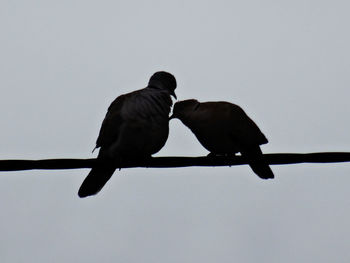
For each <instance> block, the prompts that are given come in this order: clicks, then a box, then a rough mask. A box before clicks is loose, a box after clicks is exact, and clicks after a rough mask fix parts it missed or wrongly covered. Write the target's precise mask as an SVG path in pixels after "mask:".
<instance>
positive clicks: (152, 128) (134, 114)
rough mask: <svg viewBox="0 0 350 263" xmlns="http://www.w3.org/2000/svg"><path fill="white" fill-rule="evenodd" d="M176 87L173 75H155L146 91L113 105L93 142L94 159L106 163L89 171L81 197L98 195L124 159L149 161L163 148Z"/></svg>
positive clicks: (121, 99) (80, 193)
mask: <svg viewBox="0 0 350 263" xmlns="http://www.w3.org/2000/svg"><path fill="white" fill-rule="evenodd" d="M175 88H176V79H175V77H174V76H173V75H171V74H170V73H167V72H164V71H161V72H156V73H155V74H154V75H153V76H152V77H151V78H150V80H149V82H148V86H147V87H146V88H144V89H140V90H136V91H134V92H131V93H127V94H124V95H121V96H119V97H117V98H116V99H115V100H114V101H113V102H112V104H111V105H110V106H109V108H108V112H107V114H106V117H105V119H104V120H103V123H102V127H101V130H100V134H99V136H98V138H97V141H96V148H99V147H101V148H100V151H99V154H98V157H97V158H98V159H100V160H103V161H106V163H107V164H106V165H105V166H103V167H100V168H99V167H97V168H93V169H92V170H91V171H90V173H89V174H88V176H87V177H86V178H85V180H84V182H83V184H82V185H81V186H80V189H79V192H78V195H79V196H80V197H86V196H90V195H94V194H97V193H98V192H99V191H100V190H101V189H102V187H103V186H104V185H105V184H106V183H107V181H108V180H109V178H110V177H111V176H112V174H113V173H114V171H115V169H116V168H117V167H118V164H119V163H121V162H122V160H123V159H133V160H134V159H145V158H149V157H151V155H152V154H154V153H156V152H158V151H159V150H160V149H161V148H162V147H163V146H164V144H165V142H166V140H167V139H168V134H169V113H170V108H171V106H172V104H173V103H172V100H171V97H170V96H173V97H174V98H175V99H176V95H175V92H174V90H175Z"/></svg>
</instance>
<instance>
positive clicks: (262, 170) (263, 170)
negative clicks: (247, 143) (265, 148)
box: [241, 146, 275, 179]
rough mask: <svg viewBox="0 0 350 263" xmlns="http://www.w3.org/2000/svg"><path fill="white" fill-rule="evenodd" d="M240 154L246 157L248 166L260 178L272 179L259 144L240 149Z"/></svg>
mask: <svg viewBox="0 0 350 263" xmlns="http://www.w3.org/2000/svg"><path fill="white" fill-rule="evenodd" d="M241 154H242V156H245V157H246V158H247V160H248V164H249V166H250V168H252V170H253V171H254V173H255V174H256V175H257V176H259V177H260V178H261V179H273V178H274V177H275V176H274V174H273V172H272V170H271V168H270V166H269V165H268V163H267V162H266V160H265V159H264V156H263V153H262V151H261V149H260V147H259V146H257V147H254V148H250V149H249V150H245V151H242V152H241Z"/></svg>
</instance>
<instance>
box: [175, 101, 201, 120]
mask: <svg viewBox="0 0 350 263" xmlns="http://www.w3.org/2000/svg"><path fill="white" fill-rule="evenodd" d="M199 104H200V103H199V102H198V100H195V99H190V100H183V101H178V102H176V103H175V104H174V107H173V114H172V115H171V116H170V119H175V118H178V119H180V120H181V119H182V118H183V117H184V116H186V115H187V114H188V113H191V112H192V111H195V110H196V109H197V108H198V106H199Z"/></svg>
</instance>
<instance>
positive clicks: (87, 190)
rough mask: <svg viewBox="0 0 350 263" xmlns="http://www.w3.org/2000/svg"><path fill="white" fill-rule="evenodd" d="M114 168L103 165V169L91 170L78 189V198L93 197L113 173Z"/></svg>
mask: <svg viewBox="0 0 350 263" xmlns="http://www.w3.org/2000/svg"><path fill="white" fill-rule="evenodd" d="M115 169H116V167H115V166H112V165H105V166H103V167H96V168H92V169H91V171H90V173H89V174H88V176H87V177H86V178H85V180H84V182H83V183H82V185H81V186H80V188H79V191H78V195H79V197H81V198H82V197H87V196H90V195H95V194H97V193H98V192H99V191H101V189H102V188H103V186H104V185H105V184H106V183H107V182H108V180H109V179H110V178H111V176H112V175H113V173H114V171H115Z"/></svg>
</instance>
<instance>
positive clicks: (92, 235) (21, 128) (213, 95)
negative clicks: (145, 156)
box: [0, 0, 350, 263]
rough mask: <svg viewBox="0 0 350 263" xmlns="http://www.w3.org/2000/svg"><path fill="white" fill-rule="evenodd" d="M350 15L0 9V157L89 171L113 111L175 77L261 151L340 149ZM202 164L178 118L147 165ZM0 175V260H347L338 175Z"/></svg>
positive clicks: (24, 4)
mask: <svg viewBox="0 0 350 263" xmlns="http://www.w3.org/2000/svg"><path fill="white" fill-rule="evenodd" d="M349 9H350V2H349V1H345V0H344V1H341V0H332V1H324V0H318V1H316V0H315V1H312V0H295V1H272V0H265V1H258V0H248V1H223V0H216V1H203V0H202V1H199V0H186V1H167V0H162V1H160V0H159V1H154V0H150V1H132V0H131V1H130V0H128V1H105V0H101V1H82V0H69V1H68V0H61V1H40V0H37V1H22V0H18V1H8V0H2V1H1V2H0V32H1V34H0V58H1V59H0V89H1V96H0V122H1V139H0V159H12V158H13V159H16V158H17V159H42V158H92V157H95V156H96V152H95V153H94V154H91V150H92V149H93V148H94V146H95V140H96V138H97V135H98V132H99V128H100V125H101V122H102V120H103V118H104V115H105V113H106V110H107V108H108V106H109V104H110V103H111V102H112V101H113V100H114V98H115V97H117V96H119V95H120V94H123V93H127V92H130V91H133V90H136V89H140V88H143V87H145V86H146V84H147V82H148V79H149V77H150V76H151V75H152V74H153V73H154V72H156V71H159V70H166V71H169V72H171V73H173V74H174V75H175V76H176V78H177V82H178V88H177V90H176V93H177V95H178V98H179V99H180V100H183V99H188V98H196V99H198V100H200V101H209V100H210V101H215V100H227V101H230V102H233V103H236V104H239V105H240V106H241V107H242V108H243V109H245V111H246V112H247V113H248V115H249V116H250V117H251V118H252V119H253V120H254V121H255V122H256V123H257V124H258V125H259V127H260V128H261V130H262V131H263V133H264V134H265V135H266V136H267V138H268V139H269V141H270V142H269V144H267V145H264V146H263V147H262V149H263V151H264V152H266V153H277V152H318V151H350V138H349V129H350V124H349V115H350V109H349V105H348V103H349V95H350V94H349V93H350V92H349V86H350V74H349V71H350V49H349V46H350V34H349V24H350V16H349ZM207 153H208V152H207V151H206V150H205V149H204V148H203V147H202V146H201V145H200V144H199V143H198V142H197V140H196V138H195V137H194V135H193V134H191V132H190V131H189V130H188V129H187V128H186V127H185V126H183V125H182V124H181V122H180V121H178V120H173V121H171V124H170V135H169V139H168V142H167V144H166V145H165V147H164V148H163V149H162V150H161V151H160V152H159V153H157V154H156V156H176V155H183V156H184V155H187V156H199V155H206V154H207ZM272 169H273V171H274V173H275V176H276V179H275V180H269V181H263V180H261V179H259V178H258V177H257V176H256V175H255V174H254V173H253V172H252V171H251V170H250V169H249V167H247V166H239V167H238V166H236V167H231V168H229V167H221V168H219V167H217V168H196V167H194V168H172V169H151V168H149V169H144V168H137V169H124V170H121V171H117V172H116V173H115V175H114V176H113V177H112V179H111V180H110V181H109V183H108V184H107V185H106V186H105V187H104V189H103V191H102V192H101V193H100V194H98V195H97V196H95V197H91V198H86V199H80V198H78V196H77V191H78V189H79V186H80V184H81V183H82V181H83V179H84V178H85V176H86V175H87V173H88V169H78V170H61V171H59V170H58V171H25V172H2V173H1V174H0V208H1V214H0V260H1V262H4V263H8V262H10V263H12V262H16V263H17V262H86V263H89V262H121V263H124V262H125V263H134V262H135V263H136V262H146V263H154V262H162V263H173V262H184V263H187V262H201V263H211V262H224V263H225V262H244V263H250V262H252V263H253V262H260V263H263V262H269V263H271V262H272V263H274V262H276V263H277V262H285V263H289V262H290V263H291V262H293V263H294V262H327V263H328V262H350V249H349V244H350V226H349V222H350V192H349V185H350V164H346V163H344V164H342V163H336V164H299V165H284V166H273V167H272Z"/></svg>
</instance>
